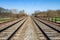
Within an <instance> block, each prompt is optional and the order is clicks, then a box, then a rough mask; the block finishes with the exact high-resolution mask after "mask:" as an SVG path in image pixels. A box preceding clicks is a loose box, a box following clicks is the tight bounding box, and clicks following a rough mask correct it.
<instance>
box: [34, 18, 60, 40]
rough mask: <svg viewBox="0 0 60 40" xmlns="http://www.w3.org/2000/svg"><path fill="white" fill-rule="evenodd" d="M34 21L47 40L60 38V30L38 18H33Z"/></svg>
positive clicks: (58, 39)
mask: <svg viewBox="0 0 60 40" xmlns="http://www.w3.org/2000/svg"><path fill="white" fill-rule="evenodd" d="M33 21H34V22H35V24H36V25H37V27H38V28H39V29H40V31H41V32H42V34H43V35H44V36H42V37H45V38H46V40H60V33H59V32H58V31H56V30H55V29H53V28H51V27H49V26H47V25H45V24H44V23H42V22H40V21H38V20H36V18H33Z"/></svg>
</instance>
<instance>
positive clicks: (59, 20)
mask: <svg viewBox="0 0 60 40" xmlns="http://www.w3.org/2000/svg"><path fill="white" fill-rule="evenodd" d="M50 20H51V21H53V22H59V23H60V18H50Z"/></svg>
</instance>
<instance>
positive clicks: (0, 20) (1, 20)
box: [0, 18, 14, 23]
mask: <svg viewBox="0 0 60 40" xmlns="http://www.w3.org/2000/svg"><path fill="white" fill-rule="evenodd" d="M12 20H14V19H12V18H0V23H4V22H9V21H12Z"/></svg>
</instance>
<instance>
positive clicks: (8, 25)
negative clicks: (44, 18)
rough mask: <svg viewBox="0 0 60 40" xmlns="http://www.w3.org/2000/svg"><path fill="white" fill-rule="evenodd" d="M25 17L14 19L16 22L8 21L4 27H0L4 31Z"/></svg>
mask: <svg viewBox="0 0 60 40" xmlns="http://www.w3.org/2000/svg"><path fill="white" fill-rule="evenodd" d="M23 19H24V18H22V19H19V20H16V21H14V22H11V23H8V24H6V25H5V26H3V27H0V32H2V31H4V30H6V29H8V28H10V27H11V26H13V25H15V24H17V23H18V22H20V21H21V20H23Z"/></svg>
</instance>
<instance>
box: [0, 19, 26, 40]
mask: <svg viewBox="0 0 60 40" xmlns="http://www.w3.org/2000/svg"><path fill="white" fill-rule="evenodd" d="M25 21H26V18H25V19H24V20H22V21H21V20H19V21H18V22H16V23H14V24H13V25H12V26H9V27H8V28H6V29H3V31H1V32H0V40H10V38H11V37H12V36H13V35H14V34H15V33H16V32H17V31H18V29H19V28H20V27H21V26H22V25H23V24H24V22H25Z"/></svg>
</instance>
